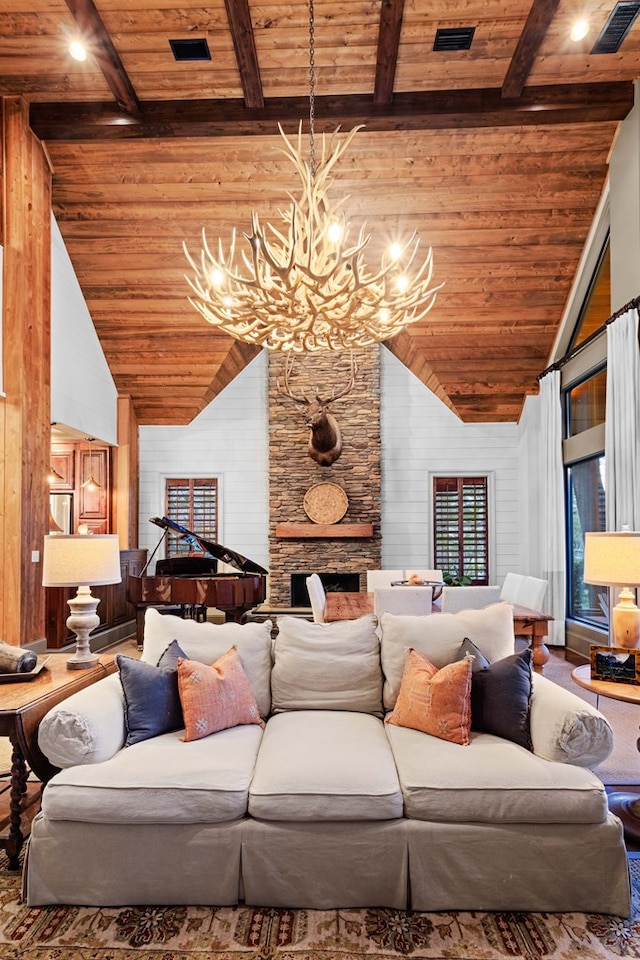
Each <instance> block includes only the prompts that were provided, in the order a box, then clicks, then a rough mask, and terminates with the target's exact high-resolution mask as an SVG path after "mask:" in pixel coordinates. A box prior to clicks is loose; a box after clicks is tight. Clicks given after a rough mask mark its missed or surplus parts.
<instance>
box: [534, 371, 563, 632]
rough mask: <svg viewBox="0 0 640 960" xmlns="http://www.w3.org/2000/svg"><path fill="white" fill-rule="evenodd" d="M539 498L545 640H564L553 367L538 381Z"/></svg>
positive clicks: (558, 423) (558, 414) (558, 421)
mask: <svg viewBox="0 0 640 960" xmlns="http://www.w3.org/2000/svg"><path fill="white" fill-rule="evenodd" d="M540 413H541V424H540V426H541V432H540V457H539V463H540V498H541V514H542V516H541V520H542V524H541V526H542V550H541V561H542V562H541V567H542V576H543V577H544V578H545V579H546V580H547V581H548V582H549V587H548V592H547V596H546V600H545V609H546V612H547V613H550V614H551V615H552V617H553V618H554V619H553V621H552V622H551V623H550V624H549V635H548V641H549V643H552V644H554V645H557V646H564V642H565V629H564V618H565V577H566V556H565V550H566V546H565V505H564V479H563V477H564V468H563V464H562V405H561V401H560V372H559V371H558V370H552V371H551V372H550V373H547V374H546V375H545V376H544V377H543V378H542V380H541V381H540Z"/></svg>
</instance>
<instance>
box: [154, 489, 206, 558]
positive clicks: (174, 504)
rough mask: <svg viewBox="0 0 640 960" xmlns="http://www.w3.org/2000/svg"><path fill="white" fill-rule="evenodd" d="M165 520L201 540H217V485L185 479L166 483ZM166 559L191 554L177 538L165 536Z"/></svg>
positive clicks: (169, 534)
mask: <svg viewBox="0 0 640 960" xmlns="http://www.w3.org/2000/svg"><path fill="white" fill-rule="evenodd" d="M165 499H166V512H165V516H167V517H169V518H170V519H171V520H175V521H176V523H179V524H180V525H181V526H183V527H186V528H187V530H191V531H192V532H193V533H197V534H198V536H200V537H204V539H205V540H214V541H216V542H217V540H218V481H217V480H215V479H207V480H202V479H197V480H196V479H190V480H189V479H185V480H174V479H172V480H167V481H166V497H165ZM166 551H167V557H177V556H180V555H182V554H187V553H191V552H192V551H191V547H190V546H189V544H188V543H186V541H184V540H182V539H181V538H180V537H178V536H176V535H175V534H172V533H171V532H169V533H168V535H167V539H166Z"/></svg>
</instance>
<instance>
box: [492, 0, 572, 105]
mask: <svg viewBox="0 0 640 960" xmlns="http://www.w3.org/2000/svg"><path fill="white" fill-rule="evenodd" d="M559 5H560V0H533V3H532V4H531V9H530V10H529V15H528V17H527V20H526V23H525V25H524V30H523V31H522V33H521V34H520V37H519V39H518V43H517V46H516V49H515V53H514V55H513V57H512V59H511V63H510V64H509V67H508V69H507V73H506V75H505V78H504V81H503V84H502V96H503V97H505V99H511V98H517V97H519V96H520V95H521V94H522V91H523V89H524V86H525V84H526V82H527V80H528V79H529V74H530V73H531V68H532V67H533V64H534V63H535V59H536V57H537V55H538V51H539V50H540V47H541V46H542V42H543V40H544V38H545V35H546V33H547V30H548V29H549V26H550V24H551V21H552V20H553V18H554V16H555V14H556V11H557V9H558V7H559Z"/></svg>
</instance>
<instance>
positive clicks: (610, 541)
mask: <svg viewBox="0 0 640 960" xmlns="http://www.w3.org/2000/svg"><path fill="white" fill-rule="evenodd" d="M582 579H583V580H584V582H585V583H596V584H600V585H602V586H606V587H616V586H618V587H622V590H621V591H620V593H619V595H618V603H617V604H616V606H615V607H614V608H613V610H612V611H611V630H612V634H613V643H614V645H615V646H616V647H637V646H639V645H640V609H638V607H637V606H636V603H635V597H634V594H633V592H632V590H630V587H636V586H639V585H640V533H636V532H631V531H624V532H620V533H586V534H585V538H584V574H583V577H582Z"/></svg>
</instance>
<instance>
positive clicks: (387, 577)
mask: <svg viewBox="0 0 640 960" xmlns="http://www.w3.org/2000/svg"><path fill="white" fill-rule="evenodd" d="M394 580H404V570H367V593H373V592H374V590H377V589H378V587H390V586H391V584H392V583H393V581H394Z"/></svg>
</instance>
